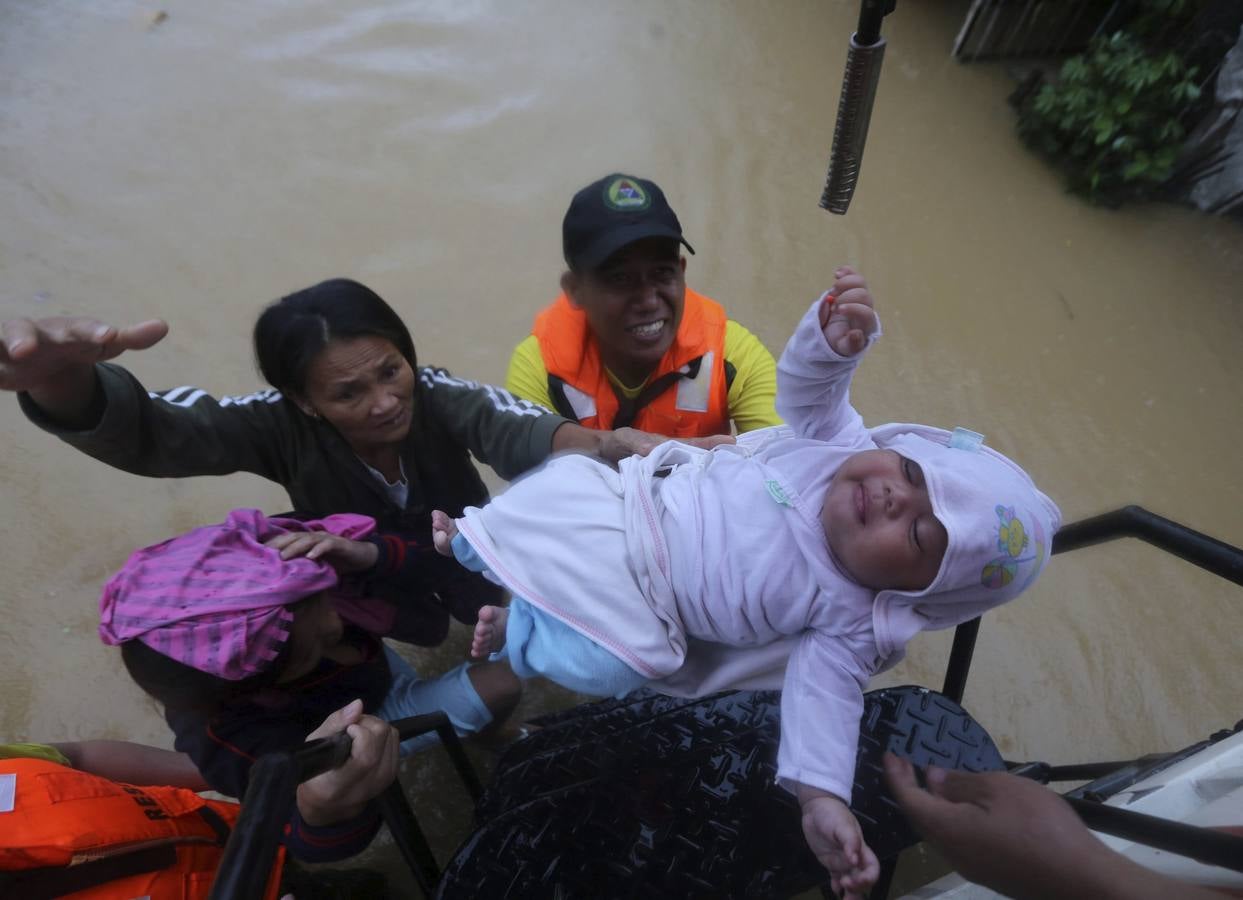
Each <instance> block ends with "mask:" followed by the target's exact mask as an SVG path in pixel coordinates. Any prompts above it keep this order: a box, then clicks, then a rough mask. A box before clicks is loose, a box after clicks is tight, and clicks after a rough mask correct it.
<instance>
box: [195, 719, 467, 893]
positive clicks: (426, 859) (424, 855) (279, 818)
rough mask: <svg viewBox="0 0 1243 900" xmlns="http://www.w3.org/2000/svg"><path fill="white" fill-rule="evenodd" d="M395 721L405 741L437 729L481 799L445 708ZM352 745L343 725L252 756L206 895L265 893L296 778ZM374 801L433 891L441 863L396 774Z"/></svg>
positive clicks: (343, 755)
mask: <svg viewBox="0 0 1243 900" xmlns="http://www.w3.org/2000/svg"><path fill="white" fill-rule="evenodd" d="M392 725H393V727H394V728H396V729H397V735H398V738H399V739H400V740H403V741H405V740H408V739H410V738H412V737H416V736H418V735H420V734H425V733H427V732H429V731H435V732H436V733H437V734H438V735H439V736H440V742H441V744H442V745H443V746H444V748H445V750H446V751H447V752H448V753H449V758H450V759H451V760H452V761H453V766H454V768H455V769H457V773H458V775H459V777H460V778H461V779H462V783H463V784H464V785H465V786H466V790H467V791H468V792H469V793H470V796H471V799H472V800H473V801H478V799H479V795H480V792H481V790H482V789H481V787H480V784H479V779H478V777H477V776H476V775H475V770H474V768H473V767H472V766H471V764H470V760H469V759H468V758H467V756H466V752H465V751H464V750H463V749H462V743H461V741H460V740H458V736H457V734H456V733H455V732H454V730H453V726H452V725H451V724H450V723H449V717H448V716H446V715H445V714H444V713H442V712H437V713H429V714H428V715H423V716H411V717H410V718H408V719H400V720H398V721H396V722H393V723H392ZM352 745H353V739H352V738H351V737H350V736H349V735H348V734H345V733H344V732H343V733H341V734H337V735H334V736H332V737H329V738H321V739H319V740H315V741H308V742H307V743H306V744H305V745H303V746H302V747H300V748H298V749H297V750H294V751H292V752H290V751H281V752H277V753H268V754H265V755H264V756H262V757H260V758H259V759H258V760H257V761H256V762H255V764H254V766H253V767H252V768H251V770H250V784H249V786H248V787H247V789H246V796H245V797H244V798H243V799H242V812H241V815H240V816H239V817H238V820H237V824H236V825H234V826H233V832H232V834H231V835H230V836H229V841H228V843H227V844H226V845H225V848H224V854H223V856H222V858H221V860H220V867H219V869H218V870H217V872H216V880H215V881H214V882H213V883H212V889H211V895H210V898H209V900H252V898H253V900H260V898H262V897H263V892H264V889H265V887H266V885H267V882H268V877H269V874H270V873H271V870H272V862H273V860H275V858H276V850H277V845H278V844H279V842H280V835H281V832H282V831H283V826H284V824H285V823H286V822H287V821H288V820H289V816H290V814H291V813H292V812H293V805H294V795H295V792H296V791H297V788H298V785H299V784H301V783H302V782H304V781H306V780H307V779H309V778H314V777H315V776H316V775H319V774H320V773H322V772H327V771H328V770H329V769H335V768H336V767H338V766H340V765H341V764H342V763H344V762H345V761H346V760H347V759H349V756H350V749H351V747H352ZM377 803H378V805H379V809H380V816H381V818H383V820H384V824H385V825H387V826H388V828H389V831H390V832H391V833H392V835H393V840H394V842H395V843H396V844H397V847H398V849H399V850H400V852H401V855H402V858H403V859H405V861H406V864H407V865H408V866H410V871H411V872H412V873H413V874H414V878H415V881H417V882H418V884H419V887H420V888H421V889H422V891H423V893H424V895H425V896H429V897H430V896H431V893H432V891H433V889H434V888H435V885H436V882H437V881H438V880H439V878H440V869H439V868H438V867H437V865H436V859H435V857H434V856H433V855H432V851H431V847H430V846H428V843H427V839H426V837H424V835H423V831H422V829H420V828H419V823H418V820H417V819H416V818H415V816H414V811H413V810H412V809H411V808H410V803H409V801H408V800H407V799H406V796H405V794H404V793H403V792H402V789H401V784H400V782H398V781H396V780H394V781H393V783H392V784H390V785H389V786H388V788H386V789H385V790H384V792H383V793H382V794H381V795H380V796H379V797H378V798H377Z"/></svg>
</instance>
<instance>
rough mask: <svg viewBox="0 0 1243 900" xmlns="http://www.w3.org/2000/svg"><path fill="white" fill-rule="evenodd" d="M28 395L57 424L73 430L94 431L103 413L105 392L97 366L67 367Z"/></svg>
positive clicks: (32, 389) (33, 388)
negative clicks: (100, 382) (92, 429)
mask: <svg viewBox="0 0 1243 900" xmlns="http://www.w3.org/2000/svg"><path fill="white" fill-rule="evenodd" d="M26 395H27V396H28V397H30V399H31V401H32V402H33V403H34V404H35V406H37V407H39V409H40V410H42V411H43V413H44V414H45V415H46V416H47V417H48V418H49V419H51V420H52V421H53V422H54V423H55V424H56V425H58V426H60V427H61V428H66V429H69V430H72V431H86V430H87V429H89V428H93V427H94V426H95V425H96V424H98V422H99V415H100V413H101V412H102V408H101V407H102V404H103V389H102V388H101V387H100V384H99V378H98V376H97V375H96V374H95V366H94V365H86V366H76V365H75V366H68V367H66V368H65V369H63V370H62V371H60V372H59V373H57V375H56V376H55V377H54V378H51V379H48V380H47V381H45V382H43V383H42V384H39V385H36V386H34V387H32V388H30V390H28V391H27V392H26Z"/></svg>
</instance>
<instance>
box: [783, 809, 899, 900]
mask: <svg viewBox="0 0 1243 900" xmlns="http://www.w3.org/2000/svg"><path fill="white" fill-rule="evenodd" d="M802 807H803V836H804V837H805V838H806V839H807V846H809V847H811V852H812V853H814V854H816V859H818V860H820V864H821V865H822V866H824V867H825V868H826V869H828V870H829V881H830V886H831V887H832V888H833V893H834V894H835V895H836V896H838V897H841V898H842V900H865V898H866V897H867V893H868V891H869V890H871V888H872V885H874V884H875V883H876V879H877V878H879V877H880V863H879V862H877V860H876V854H875V853H873V852H872V849H871V848H870V847H868V845H867V844H865V843H864V842H863V832H862V831H861V830H860V829H859V822H858V821H857V820H856V819H855V817H854V815H853V814H852V813H851V812H850V808H849V807H847V806H846V804H845V803H843V802H842V801H841V800H838V799H837V798H836V797H834V796H832V795H830V794H821V795H820V796H817V797H810V798H807V799H805V800H803V802H802Z"/></svg>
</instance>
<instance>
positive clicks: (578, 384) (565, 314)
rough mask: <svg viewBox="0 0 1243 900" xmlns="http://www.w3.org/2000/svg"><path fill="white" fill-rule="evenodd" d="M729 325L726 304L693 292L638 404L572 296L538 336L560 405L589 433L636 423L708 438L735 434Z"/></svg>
mask: <svg viewBox="0 0 1243 900" xmlns="http://www.w3.org/2000/svg"><path fill="white" fill-rule="evenodd" d="M725 322H726V316H725V310H724V309H723V308H722V307H721V305H720V304H719V303H717V302H716V301H715V300H712V299H711V298H709V297H705V296H704V295H703V294H699V293H696V292H695V291H692V290H691V289H690V288H687V289H686V304H685V306H684V308H683V311H682V322H681V324H680V325H679V326H678V333H677V335H676V336H675V337H674V340H673V344H672V345H670V347H669V349H668V350H667V351H665V355H664V357H662V358H661V360H660V364H659V365H658V366H657V367H656V370H655V371H654V372H653V373H652V374H651V377H649V378H648V380H647V384H646V385H645V386H644V389H643V391H642V392H640V394H639V397H638V398H637V401H627V400H625V399H623V398H619V396H618V393H617V391H616V390H615V388H614V386H613V383H612V382H611V381H610V380H609V377H608V375H607V373H606V372H605V370H604V364H603V363H602V362H601V360H600V348H599V346H598V344H597V343H596V340H595V336H594V335H593V334H592V332H591V326H590V325H589V324H588V322H587V314H586V313H584V312H583V311H582V310H581V309H579V308H578V307H577V306H574V305H573V304H572V303H570V301H569V299H568V298H567V297H566V296H565V294H561V295H560V296H559V297H557V299H556V300H554V301H553V303H552V304H551V305H550V306H548V307H546V308H545V309H544V310H543V311H542V312H540V313H539V315H537V316H536V317H535V325H534V327H533V328H532V329H531V331H532V333H533V334H534V335H535V337H536V339H537V340H538V341H539V346H540V354H541V355H542V356H543V358H544V368H545V369H546V370H547V371H548V393H549V395H550V396H551V398H552V402H553V406H555V407H556V409H557V412H559V413H560V414H561V415H563V416H565V417H566V418H567V419H571V420H574V421H577V422H578V423H579V424H580V425H583V426H585V427H587V428H599V429H612V428H619V427H621V426H623V425H630V426H631V427H633V428H639V429H642V430H643V431H650V432H653V433H654V434H663V435H667V436H669V437H706V436H708V435H713V434H729V381H731V380H732V376H729V377H727V372H726V365H725ZM623 407H629V409H623ZM619 411H620V412H621V415H619Z"/></svg>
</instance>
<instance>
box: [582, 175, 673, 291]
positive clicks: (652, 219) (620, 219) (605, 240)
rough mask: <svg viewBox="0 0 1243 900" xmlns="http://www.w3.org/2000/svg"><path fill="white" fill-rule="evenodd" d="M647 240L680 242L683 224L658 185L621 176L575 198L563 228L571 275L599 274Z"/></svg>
mask: <svg viewBox="0 0 1243 900" xmlns="http://www.w3.org/2000/svg"><path fill="white" fill-rule="evenodd" d="M647 237H667V238H672V239H673V240H675V241H679V242H680V243H681V244H682V245H683V246H684V247H686V249H687V250H688V251H690V252H691V253H694V252H695V248H694V247H692V246H691V245H690V244H688V243H687V241H686V238H684V237H682V223H681V222H679V221H678V217H677V215H676V214H675V213H674V211H673V209H672V208H671V207H670V206H669V201H668V200H666V199H665V192H664V191H662V190H661V189H660V188H659V187H658V186H657V185H656V183H655V182H652V181H648V180H647V179H646V178H636V177H635V176H633V175H626V174H623V173H621V172H614V173H613V174H612V175H605V176H604V177H603V178H601V179H599V180H598V181H593V182H592V183H591V184H589V185H587V186H586V187H585V188H583V189H582V190H580V191H579V192H578V193H577V194H575V195H574V199H573V200H571V201H570V208H569V209H567V210H566V211H565V220H564V221H563V222H562V223H561V247H562V252H563V253H564V254H565V261H566V263H567V264H568V265H569V267H570V268H571V269H574V270H576V271H577V270H582V269H593V268H595V267H596V266H598V265H600V263H602V262H604V261H605V260H606V259H608V258H609V257H610V256H612V255H613V254H614V253H616V252H617V251H618V250H620V249H621V248H622V247H625V246H626V245H627V244H633V243H634V242H635V241H638V240H642V239H643V238H647Z"/></svg>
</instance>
